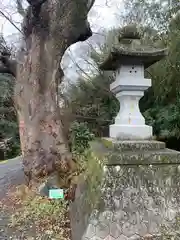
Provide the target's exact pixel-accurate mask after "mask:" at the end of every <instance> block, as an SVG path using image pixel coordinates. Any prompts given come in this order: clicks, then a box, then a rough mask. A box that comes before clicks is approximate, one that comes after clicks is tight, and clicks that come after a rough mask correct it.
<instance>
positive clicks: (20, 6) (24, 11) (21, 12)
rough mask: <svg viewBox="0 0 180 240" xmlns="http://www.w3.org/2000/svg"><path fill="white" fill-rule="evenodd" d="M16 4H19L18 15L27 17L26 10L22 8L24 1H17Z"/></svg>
mask: <svg viewBox="0 0 180 240" xmlns="http://www.w3.org/2000/svg"><path fill="white" fill-rule="evenodd" d="M16 4H17V10H18V13H19V14H20V15H21V16H22V17H25V15H26V10H25V9H24V8H23V6H22V0H16Z"/></svg>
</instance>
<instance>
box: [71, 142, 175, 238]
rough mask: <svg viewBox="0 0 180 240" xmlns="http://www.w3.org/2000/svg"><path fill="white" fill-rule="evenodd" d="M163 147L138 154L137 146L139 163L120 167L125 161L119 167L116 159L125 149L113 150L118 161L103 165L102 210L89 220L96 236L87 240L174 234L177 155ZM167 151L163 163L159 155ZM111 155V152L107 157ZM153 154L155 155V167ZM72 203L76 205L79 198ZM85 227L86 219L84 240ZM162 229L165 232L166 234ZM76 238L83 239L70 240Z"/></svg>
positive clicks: (80, 209) (78, 226) (77, 209)
mask: <svg viewBox="0 0 180 240" xmlns="http://www.w3.org/2000/svg"><path fill="white" fill-rule="evenodd" d="M142 144H143V143H142ZM153 144H154V143H153ZM157 144H158V143H157ZM111 146H113V145H111ZM121 146H122V145H121ZM133 146H134V143H133ZM162 146H163V145H161V144H160V149H159V150H158V147H157V146H155V151H154V152H153V149H152V148H151V149H150V150H145V149H146V148H143V147H142V149H144V150H141V153H142V154H141V155H139V152H140V151H139V147H136V149H138V150H136V151H135V150H134V148H133V152H132V155H133V156H136V158H137V160H138V161H139V162H138V164H134V165H131V164H123V161H125V160H126V159H125V158H122V162H121V161H119V162H120V163H119V164H118V156H119V158H120V159H121V156H122V154H126V153H127V150H125V151H124V152H122V153H120V151H119V150H114V149H113V152H114V153H113V154H114V155H116V158H117V162H116V164H115V165H111V164H109V163H108V164H107V165H106V171H105V173H104V179H102V198H101V201H103V204H102V205H103V206H104V208H101V209H99V214H98V215H94V216H93V217H91V224H92V219H93V218H94V222H96V225H95V226H96V235H95V236H93V238H89V240H92V239H99V238H100V239H103V240H105V239H106V238H108V237H109V236H112V239H113V238H115V239H117V240H127V239H131V240H133V239H139V240H140V239H156V240H157V239H163V240H164V239H165V238H164V237H163V236H164V234H165V233H166V234H167V231H168V234H171V233H175V231H176V226H177V224H178V223H177V217H178V216H179V215H180V198H179V195H180V159H179V156H180V153H179V152H175V151H171V150H167V149H164V150H163V147H162ZM161 147H162V148H161ZM109 151H110V150H109ZM167 152H168V154H169V155H168V162H164V161H163V159H162V155H163V154H166V153H167ZM171 153H172V154H171ZM111 154H112V152H111V153H110V154H109V156H111ZM153 154H154V155H155V156H156V163H155V164H154V162H153V158H152V156H153ZM106 156H107V155H106ZM126 156H127V155H126ZM129 156H130V154H129ZM137 156H138V157H137ZM146 156H149V157H146ZM163 156H164V155H163ZM172 159H173V161H172ZM128 161H129V163H130V160H128ZM125 162H126V161H125ZM121 163H122V164H121ZM151 163H152V164H151ZM117 166H118V167H117ZM73 204H75V205H76V206H78V205H77V204H78V199H77V200H76V201H75V203H73ZM76 211H80V212H81V211H82V208H77V207H76ZM81 216H83V215H81ZM95 219H96V221H95ZM88 224H89V221H88V220H87V226H86V227H84V228H83V230H84V232H83V234H84V237H87V236H88V235H89V233H88V231H89V230H88ZM100 226H104V227H103V228H100ZM164 227H165V228H166V229H167V230H166V231H165V232H164V230H163V229H164ZM78 228H82V226H80V225H78V224H76V231H78ZM87 233H88V235H87ZM89 236H90V235H89ZM98 237H99V238H98ZM79 239H82V238H81V237H80V236H79V238H75V237H74V236H73V240H79ZM110 239H111V238H110ZM175 239H176V238H175ZM177 239H178V238H177Z"/></svg>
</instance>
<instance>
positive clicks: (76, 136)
mask: <svg viewBox="0 0 180 240" xmlns="http://www.w3.org/2000/svg"><path fill="white" fill-rule="evenodd" d="M93 139H94V134H92V133H91V132H90V131H89V129H88V127H87V124H86V123H83V122H82V123H78V122H76V121H75V122H73V123H72V125H71V128H70V141H71V144H72V151H73V152H75V153H78V154H82V153H83V152H84V151H85V150H86V149H88V148H89V147H90V145H89V142H90V141H92V140H93Z"/></svg>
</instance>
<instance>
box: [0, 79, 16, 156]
mask: <svg viewBox="0 0 180 240" xmlns="http://www.w3.org/2000/svg"><path fill="white" fill-rule="evenodd" d="M13 92H14V79H12V78H11V77H10V76H8V75H3V74H1V75H0V141H6V140H7V139H10V141H8V142H7V144H6V146H7V148H6V152H5V157H6V158H12V157H15V156H17V155H19V154H20V143H19V130H18V123H17V117H16V110H15V108H14V99H13ZM0 160H1V159H0Z"/></svg>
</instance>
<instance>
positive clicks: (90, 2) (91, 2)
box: [87, 0, 95, 12]
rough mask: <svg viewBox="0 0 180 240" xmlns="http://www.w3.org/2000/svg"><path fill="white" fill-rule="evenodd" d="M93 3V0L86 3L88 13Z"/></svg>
mask: <svg viewBox="0 0 180 240" xmlns="http://www.w3.org/2000/svg"><path fill="white" fill-rule="evenodd" d="M94 3H95V0H89V2H88V6H87V7H88V12H89V11H90V9H91V8H92V6H93V5H94Z"/></svg>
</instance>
